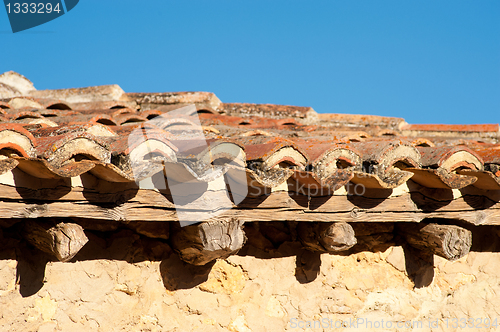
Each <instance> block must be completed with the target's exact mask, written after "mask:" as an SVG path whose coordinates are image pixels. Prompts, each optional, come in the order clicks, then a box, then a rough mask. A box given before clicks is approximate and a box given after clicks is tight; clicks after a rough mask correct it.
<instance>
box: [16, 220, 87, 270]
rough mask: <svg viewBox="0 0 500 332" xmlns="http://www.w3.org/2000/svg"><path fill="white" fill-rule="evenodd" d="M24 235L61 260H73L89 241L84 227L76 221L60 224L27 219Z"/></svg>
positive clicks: (29, 240) (36, 245)
mask: <svg viewBox="0 0 500 332" xmlns="http://www.w3.org/2000/svg"><path fill="white" fill-rule="evenodd" d="M22 235H23V236H24V238H25V239H26V240H28V242H30V243H31V244H33V245H34V246H35V247H37V248H38V249H40V250H41V251H44V252H46V253H48V254H51V255H54V256H55V257H56V258H57V259H58V260H59V261H61V262H67V261H69V260H71V259H72V258H73V257H74V256H75V255H76V254H77V253H78V251H80V249H81V248H82V247H83V246H84V245H85V244H86V243H87V242H88V238H87V236H86V235H85V232H84V231H83V228H82V227H81V226H80V225H78V224H74V223H64V222H60V223H58V224H55V225H54V223H50V222H41V221H37V220H26V221H24V223H23V225H22Z"/></svg>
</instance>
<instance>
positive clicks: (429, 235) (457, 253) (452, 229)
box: [399, 224, 472, 261]
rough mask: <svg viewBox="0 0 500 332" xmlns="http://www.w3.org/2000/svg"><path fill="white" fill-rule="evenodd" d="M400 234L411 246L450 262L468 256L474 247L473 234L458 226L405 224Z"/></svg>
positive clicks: (401, 226)
mask: <svg viewBox="0 0 500 332" xmlns="http://www.w3.org/2000/svg"><path fill="white" fill-rule="evenodd" d="M399 233H400V234H401V235H402V236H403V237H404V238H405V239H406V241H407V242H408V243H409V244H410V245H411V246H413V247H415V248H417V249H420V250H424V251H430V252H432V253H433V254H435V255H438V256H441V257H443V258H446V259H448V260H450V261H454V260H457V259H459V258H461V257H464V256H465V255H467V254H468V253H469V251H470V248H471V246H472V232H471V231H469V230H467V229H465V228H463V227H460V226H456V225H439V224H404V225H400V226H399Z"/></svg>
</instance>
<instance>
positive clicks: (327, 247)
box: [297, 222, 357, 252]
mask: <svg viewBox="0 0 500 332" xmlns="http://www.w3.org/2000/svg"><path fill="white" fill-rule="evenodd" d="M297 234H298V237H299V239H300V242H301V243H302V245H303V246H304V247H305V248H306V249H309V250H311V251H320V252H337V251H343V250H347V249H349V248H351V247H352V246H354V245H355V244H356V243H357V241H356V237H355V236H354V230H353V229H352V226H351V225H349V224H347V223H345V222H323V223H317V222H300V223H299V224H298V225H297Z"/></svg>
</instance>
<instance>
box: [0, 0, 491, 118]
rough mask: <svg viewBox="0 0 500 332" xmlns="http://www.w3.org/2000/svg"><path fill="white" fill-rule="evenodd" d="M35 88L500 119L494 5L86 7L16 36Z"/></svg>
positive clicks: (1, 22) (127, 3)
mask: <svg viewBox="0 0 500 332" xmlns="http://www.w3.org/2000/svg"><path fill="white" fill-rule="evenodd" d="M0 40H1V45H2V47H1V49H0V72H3V71H7V70H14V71H17V72H19V73H21V74H23V75H25V76H26V77H28V78H29V79H31V80H32V81H33V82H34V84H35V87H36V88H37V89H55V88H67V87H80V86H89V85H100V84H111V83H116V84H119V85H120V86H121V87H122V88H123V89H124V90H125V91H128V92H141V91H144V92H154V91H194V90H196V91H200V90H201V91H211V92H214V93H215V94H216V95H217V96H218V97H219V98H220V99H221V100H222V101H225V102H252V103H274V104H285V105H300V106H312V107H313V108H314V109H315V110H316V111H318V112H330V113H355V114H376V115H385V116H399V117H403V118H405V119H406V120H407V121H408V122H410V123H498V122H500V1H487V0H482V1H460V0H454V1H444V0H440V1H435V0H433V1H423V0H420V1H401V0H398V1H385V0H377V1H374V0H370V1H362V0H349V1H332V0H330V1H314V0H311V1H293V0H288V1H281V0H272V1H269V0H267V1H260V0H252V1H250V0H238V1H235V0H225V1H219V0H213V1H207V0H203V1H188V0H183V1H180V0H177V1H167V0H149V1H139V0H136V1H131V0H120V1H115V0H99V1H98V0H81V1H80V3H79V4H78V5H77V6H76V7H75V8H74V9H73V10H72V11H71V12H69V13H67V14H65V15H63V16H62V17H60V18H58V19H56V20H54V21H51V22H49V23H46V24H44V25H41V26H39V27H36V28H33V29H30V30H27V31H25V32H19V33H16V34H12V32H11V29H10V26H9V23H8V19H7V14H6V11H5V10H4V8H2V7H0Z"/></svg>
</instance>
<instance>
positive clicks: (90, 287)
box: [0, 230, 500, 332]
mask: <svg viewBox="0 0 500 332" xmlns="http://www.w3.org/2000/svg"><path fill="white" fill-rule="evenodd" d="M486 233H488V232H486ZM88 235H89V239H90V241H89V243H88V244H87V245H86V246H85V247H84V248H83V249H82V251H81V252H80V253H79V254H78V256H77V259H76V260H73V261H72V262H69V263H61V262H54V261H48V262H46V260H47V257H46V256H45V255H44V254H42V253H41V252H38V251H36V250H35V249H33V248H31V247H29V246H27V245H26V244H25V243H24V242H22V241H18V240H15V239H9V238H4V239H2V241H1V242H2V245H3V248H2V249H1V251H0V327H1V328H0V329H1V331H40V332H42V331H43V332H48V331H72V332H78V331H238V332H249V331H254V332H260V331H273V332H274V331H304V330H306V331H371V330H373V331H410V330H411V329H410V328H404V327H403V328H397V325H398V322H404V321H410V322H412V323H413V324H419V322H420V321H421V322H422V324H423V325H422V328H419V325H416V327H417V328H416V329H414V330H416V331H457V330H460V329H455V328H453V327H452V326H453V325H458V326H459V325H460V324H463V322H460V319H462V318H465V319H469V318H474V319H477V321H474V322H473V323H471V321H469V324H472V325H470V327H471V328H465V329H462V330H468V331H477V330H479V329H477V324H479V319H483V320H484V319H485V318H490V319H492V320H495V319H496V318H497V317H498V316H499V311H500V296H498V295H499V294H500V268H499V267H500V254H499V253H498V252H496V251H497V248H498V243H497V240H496V238H497V237H496V234H489V235H487V234H485V235H484V236H485V237H484V238H483V239H480V240H479V242H482V244H485V243H487V244H488V246H486V247H482V248H480V246H479V247H478V246H476V248H475V250H474V251H473V252H471V253H470V254H469V255H468V256H466V257H464V258H462V259H460V260H458V261H455V262H448V261H446V260H444V259H442V258H440V257H437V256H436V257H434V267H429V266H426V264H425V262H424V263H422V262H421V261H419V260H418V259H414V257H413V256H411V255H409V254H408V250H403V248H402V247H401V246H398V245H396V246H387V247H385V248H381V251H375V252H370V251H363V252H358V253H353V254H351V255H346V256H343V255H328V254H321V255H320V254H315V253H310V252H307V251H304V250H303V249H300V248H299V246H298V245H296V244H294V243H288V242H286V243H284V244H282V245H281V246H280V248H279V250H276V251H275V252H271V253H265V252H263V251H260V250H259V249H256V248H254V247H250V246H246V247H244V248H243V249H242V251H240V254H239V255H237V256H231V257H229V258H228V259H226V260H219V261H217V262H216V263H215V264H209V265H208V266H203V267H194V266H190V265H187V264H186V263H183V262H181V261H180V260H179V258H178V257H177V255H176V254H175V253H173V252H172V251H171V250H170V248H169V247H168V245H167V244H166V243H164V242H161V241H157V240H152V239H148V238H145V237H141V236H139V235H137V234H135V233H133V232H131V231H128V230H125V231H118V232H115V233H100V232H93V233H92V232H89V234H88ZM493 238H494V239H495V241H493V240H492V239H493ZM476 243H477V241H476ZM473 249H474V248H473ZM408 271H409V272H408ZM408 273H410V274H411V275H410V276H408ZM16 274H17V282H16ZM427 284H428V286H425V285H427ZM415 285H417V286H421V287H415ZM358 318H359V319H360V320H359V321H358V323H359V324H358V325H355V324H354V325H352V324H351V325H349V326H348V327H347V328H344V327H341V326H340V322H347V323H348V324H350V323H349V322H354V320H356V319H358ZM455 318H456V319H458V320H457V321H454V320H453V319H455ZM361 319H363V321H362V320H361ZM314 321H320V322H322V324H323V327H324V328H313V329H305V328H300V327H299V326H303V327H306V326H307V324H308V323H311V324H316V326H318V325H319V323H314ZM388 322H390V323H391V325H392V326H393V328H392V329H388V328H387V327H388V326H389V325H387V324H389V323H388ZM429 322H430V323H429ZM436 323H437V325H438V326H437V327H435V328H430V327H429V324H431V326H432V325H433V324H436ZM498 323H499V324H500V322H498ZM370 324H372V325H370ZM380 324H385V325H382V326H384V328H382V327H381V325H380ZM407 324H409V323H407ZM446 324H447V325H448V328H446ZM377 325H378V326H379V328H378V329H377V328H376V327H377ZM402 325H403V323H399V326H402ZM336 326H337V327H336ZM370 326H372V327H373V329H370V328H369V327H370ZM490 330H491V331H493V330H495V328H490V329H488V328H486V329H485V328H483V329H481V331H490Z"/></svg>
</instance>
